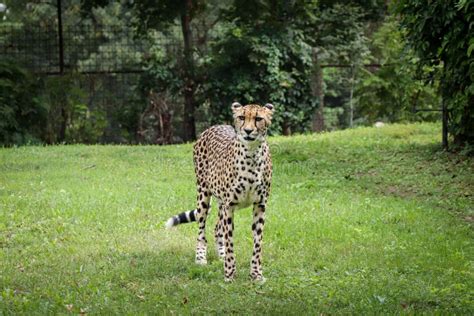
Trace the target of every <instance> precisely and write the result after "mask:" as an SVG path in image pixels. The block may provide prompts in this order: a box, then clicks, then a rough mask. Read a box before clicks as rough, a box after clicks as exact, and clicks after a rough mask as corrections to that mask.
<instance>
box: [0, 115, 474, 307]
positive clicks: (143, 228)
mask: <svg viewBox="0 0 474 316" xmlns="http://www.w3.org/2000/svg"><path fill="white" fill-rule="evenodd" d="M439 138H440V128H439V124H426V123H424V124H410V125H389V126H385V127H384V128H380V129H374V128H356V129H353V130H346V131H340V132H334V133H324V134H320V135H302V136H296V137H271V138H270V139H269V142H270V149H271V151H272V157H273V160H274V178H273V183H272V194H271V197H270V200H269V204H268V208H267V218H266V222H265V232H264V245H263V251H264V255H263V267H264V274H265V275H266V277H267V282H266V283H264V284H257V283H253V282H251V281H250V280H249V278H248V273H249V265H250V262H249V260H250V258H251V255H252V234H251V228H250V227H251V225H252V212H251V210H250V209H244V210H241V211H239V212H236V214H235V221H234V222H235V227H236V230H235V235H234V238H235V252H236V258H237V265H238V266H237V269H238V270H237V278H236V280H235V282H233V283H232V284H227V283H224V281H223V264H222V262H221V261H219V260H218V258H217V255H216V253H215V248H214V235H213V225H212V224H211V223H215V220H216V218H217V215H216V213H217V212H216V203H214V204H213V206H212V209H211V212H210V214H209V218H208V223H209V225H208V226H207V234H208V253H209V260H208V262H209V264H208V265H207V266H197V265H195V264H194V250H195V242H196V235H197V225H196V224H194V225H193V224H189V225H183V226H179V227H178V228H177V229H174V230H173V231H169V230H165V229H164V228H163V225H164V223H165V221H166V219H167V218H168V217H169V216H171V215H173V214H176V213H177V212H179V211H182V210H186V209H191V208H193V207H194V203H195V193H196V192H195V182H194V180H193V178H194V170H193V166H192V159H191V157H192V144H186V145H177V146H160V147H155V146H81V145H70V146H48V147H34V146H29V147H20V148H10V149H5V148H3V149H0V232H1V233H0V245H1V247H0V314H6V315H9V314H15V315H16V314H28V315H30V314H47V315H49V314H55V315H56V314H68V313H71V314H80V313H83V314H84V313H87V314H90V315H93V314H100V315H109V314H123V313H127V314H133V315H145V314H160V315H161V314H176V315H193V314H212V315H214V314H218V315H228V314H245V315H248V314H251V315H275V314H277V315H281V314H282V315H294V314H299V315H308V314H309V315H315V314H325V315H341V314H344V315H346V314H350V315H352V314H356V315H374V314H376V315H387V314H388V315H391V314H409V315H412V314H429V315H432V314H435V315H436V314H442V315H445V314H450V315H451V314H454V315H472V314H473V313H474V306H473V302H472V282H473V271H472V262H473V260H474V250H473V247H472V243H473V242H472V241H473V237H474V232H473V230H472V218H473V216H474V214H473V209H472V205H473V196H472V192H473V182H472V174H473V171H474V170H473V164H472V159H469V158H466V157H461V156H457V155H451V154H449V153H446V152H440V151H439V145H438V144H439ZM469 221H471V223H469Z"/></svg>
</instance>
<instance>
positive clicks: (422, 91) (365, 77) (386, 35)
mask: <svg viewBox="0 0 474 316" xmlns="http://www.w3.org/2000/svg"><path fill="white" fill-rule="evenodd" d="M372 43H373V44H372V45H373V48H372V51H373V58H374V61H375V62H377V63H381V64H382V65H384V66H383V67H381V68H378V69H365V68H360V70H359V72H358V75H359V78H360V80H359V82H358V84H357V86H356V91H355V96H356V103H357V113H356V115H357V117H358V118H359V120H360V119H363V121H364V122H366V123H370V124H372V123H374V122H375V121H377V120H382V121H388V122H400V121H413V120H435V119H439V117H440V115H439V113H436V112H421V113H414V111H415V110H417V109H423V110H439V109H440V108H441V102H440V100H439V98H438V97H437V95H436V85H437V82H433V83H432V84H425V83H424V82H423V80H421V79H419V77H420V76H422V77H428V76H430V75H432V73H433V70H434V69H433V67H428V66H426V67H424V68H423V71H422V72H421V74H420V71H417V70H419V69H418V66H417V64H418V63H419V59H418V58H416V57H415V56H413V53H412V52H411V51H407V50H405V49H404V45H405V42H404V40H403V36H402V33H401V32H400V31H399V25H398V22H397V21H396V20H395V19H394V18H387V20H386V21H385V22H384V23H383V24H382V25H381V26H380V28H379V29H378V30H377V31H376V32H375V33H374V34H373V35H372Z"/></svg>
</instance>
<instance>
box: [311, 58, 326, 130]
mask: <svg viewBox="0 0 474 316" xmlns="http://www.w3.org/2000/svg"><path fill="white" fill-rule="evenodd" d="M313 63H314V71H313V83H312V88H311V90H312V93H313V96H314V97H316V98H317V100H318V101H319V105H318V107H317V108H316V110H315V112H314V114H313V124H312V125H313V126H312V129H313V132H322V131H324V90H323V83H324V81H323V69H322V68H321V63H320V61H319V58H318V51H317V49H313Z"/></svg>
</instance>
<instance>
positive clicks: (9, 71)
mask: <svg viewBox="0 0 474 316" xmlns="http://www.w3.org/2000/svg"><path fill="white" fill-rule="evenodd" d="M46 117H47V107H46V106H45V104H44V103H43V102H42V100H41V97H40V82H39V81H38V80H37V79H35V78H34V77H33V76H32V75H31V74H30V73H28V71H26V70H25V69H23V68H22V67H20V66H19V65H17V64H15V63H14V62H12V61H8V60H2V61H0V145H6V146H10V145H14V144H17V145H22V144H27V143H39V142H41V136H42V133H43V131H44V126H45V122H46Z"/></svg>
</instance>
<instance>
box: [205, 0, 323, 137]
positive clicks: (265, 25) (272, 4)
mask: <svg viewBox="0 0 474 316" xmlns="http://www.w3.org/2000/svg"><path fill="white" fill-rule="evenodd" d="M315 6H316V3H315V2H307V1H306V2H305V1H294V2H290V1H284V0H273V1H234V2H233V3H232V5H231V6H230V8H229V9H228V10H226V12H225V13H224V14H223V16H224V19H225V20H226V21H228V25H227V27H226V31H225V32H224V33H223V34H222V36H220V37H219V38H217V39H215V41H214V44H213V45H212V51H211V54H210V58H209V60H208V61H207V63H206V65H205V67H206V68H207V69H208V73H209V74H208V77H207V78H208V80H207V81H206V83H205V84H204V94H205V95H206V96H207V101H208V102H209V104H210V107H211V113H212V117H213V120H215V121H221V122H222V121H223V120H229V119H230V114H229V111H228V105H229V104H231V103H232V102H234V101H239V102H242V103H266V102H272V103H273V104H274V105H275V106H276V108H277V111H276V113H275V117H274V123H273V124H272V129H273V132H279V133H284V134H289V133H290V132H291V131H297V132H303V131H307V130H308V128H309V123H310V119H311V118H310V116H308V115H307V113H311V112H312V110H313V109H314V108H315V106H316V100H315V98H314V97H312V95H311V80H310V78H311V76H310V74H311V70H312V55H311V51H312V48H311V46H310V45H309V44H308V41H309V39H310V38H311V37H312V36H313V34H312V33H311V32H310V28H311V27H312V24H311V23H312V22H314V21H315V20H314V16H312V14H313V12H314V10H315Z"/></svg>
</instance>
